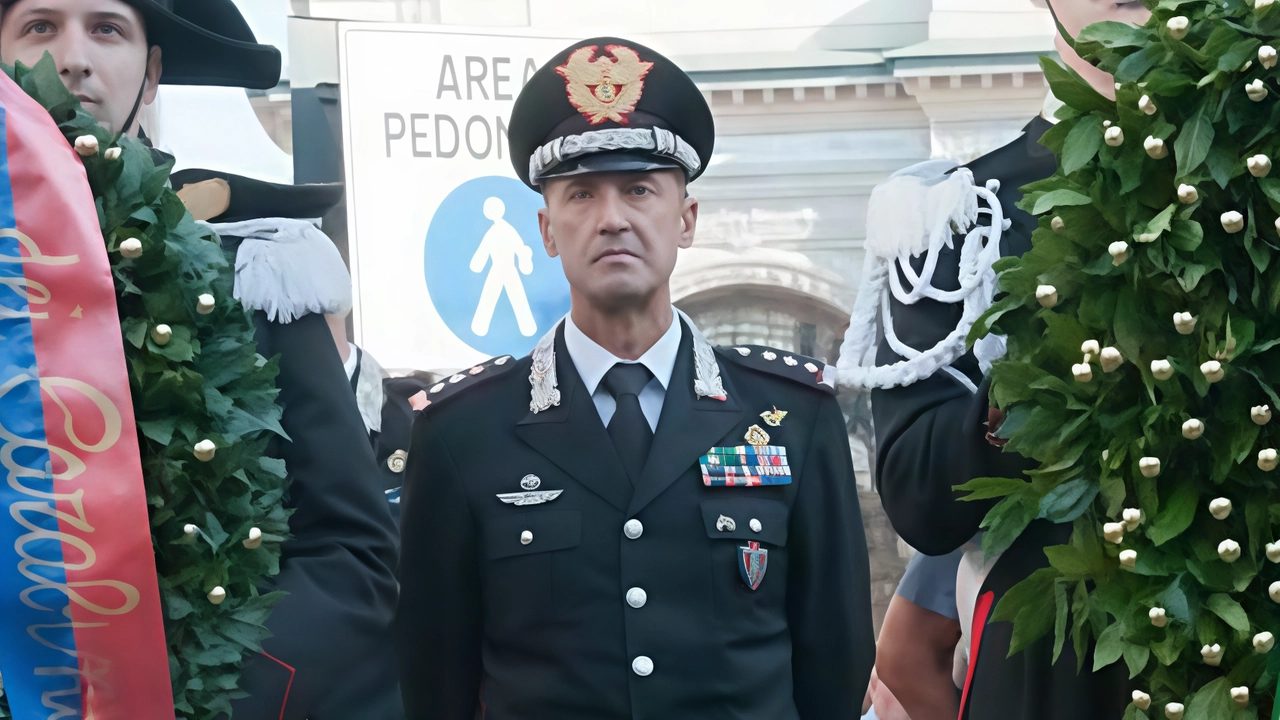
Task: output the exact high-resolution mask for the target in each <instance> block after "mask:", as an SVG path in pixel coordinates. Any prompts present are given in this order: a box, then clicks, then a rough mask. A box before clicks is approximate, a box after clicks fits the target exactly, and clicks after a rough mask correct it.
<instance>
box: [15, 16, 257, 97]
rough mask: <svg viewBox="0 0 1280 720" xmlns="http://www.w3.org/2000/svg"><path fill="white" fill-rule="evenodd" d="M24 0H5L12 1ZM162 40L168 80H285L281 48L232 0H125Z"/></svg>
mask: <svg viewBox="0 0 1280 720" xmlns="http://www.w3.org/2000/svg"><path fill="white" fill-rule="evenodd" d="M21 1H22V0H0V5H2V6H4V7H6V8H7V7H9V6H12V5H15V4H17V3H18V2H21ZM123 2H125V3H127V4H129V5H131V6H133V7H134V8H135V9H136V10H137V11H138V12H139V13H141V14H142V17H143V19H144V20H146V23H147V41H148V42H149V43H150V44H152V45H158V46H160V49H161V51H162V53H163V55H162V63H163V65H164V73H163V75H162V76H161V77H160V82H161V83H164V84H166V85H221V86H227V87H243V88H253V89H257V90H266V89H269V88H273V87H275V86H276V84H277V83H279V82H280V64H281V60H280V51H279V50H277V49H276V48H274V47H272V46H271V45H262V44H260V43H259V42H258V41H257V38H255V37H254V35H253V31H252V30H250V29H249V24H248V23H247V22H245V20H244V16H242V15H241V14H240V10H239V9H238V8H236V5H235V3H234V2H232V0H123Z"/></svg>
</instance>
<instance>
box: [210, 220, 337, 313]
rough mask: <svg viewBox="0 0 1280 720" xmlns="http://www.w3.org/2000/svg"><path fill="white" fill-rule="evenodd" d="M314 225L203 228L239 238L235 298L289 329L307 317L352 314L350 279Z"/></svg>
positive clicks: (271, 223) (284, 222) (253, 222)
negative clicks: (316, 314) (286, 324)
mask: <svg viewBox="0 0 1280 720" xmlns="http://www.w3.org/2000/svg"><path fill="white" fill-rule="evenodd" d="M318 222H319V221H317V220H294V219H290V218H262V219H257V220H245V221H243V222H235V223H206V224H207V225H208V226H209V227H211V228H213V230H214V231H215V232H217V233H218V234H219V235H227V236H230V237H241V238H244V241H243V242H241V243H240V249H239V250H238V251H237V252H236V284H235V291H234V292H235V298H236V299H237V300H239V301H240V302H241V303H243V304H244V306H245V307H247V308H250V309H252V310H262V311H264V312H266V314H267V319H268V320H272V321H279V322H282V323H289V322H292V321H294V320H296V319H297V318H300V317H302V316H303V315H306V314H308V313H318V314H322V315H340V314H342V313H345V312H347V311H348V310H350V309H351V274H350V273H349V272H347V266H346V264H345V263H343V262H342V255H341V254H340V253H339V252H338V248H337V247H335V246H334V244H333V241H332V240H330V239H329V237H328V236H327V235H325V234H324V233H323V232H321V231H320V228H319V227H318Z"/></svg>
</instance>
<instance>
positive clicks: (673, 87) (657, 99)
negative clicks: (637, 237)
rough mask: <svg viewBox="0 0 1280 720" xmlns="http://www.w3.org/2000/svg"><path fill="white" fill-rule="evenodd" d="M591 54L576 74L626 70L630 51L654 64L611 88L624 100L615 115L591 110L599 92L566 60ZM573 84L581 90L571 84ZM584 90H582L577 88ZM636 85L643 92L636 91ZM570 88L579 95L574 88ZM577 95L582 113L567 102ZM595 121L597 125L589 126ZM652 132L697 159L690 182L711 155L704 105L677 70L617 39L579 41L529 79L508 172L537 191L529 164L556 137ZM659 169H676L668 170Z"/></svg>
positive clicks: (516, 116)
mask: <svg viewBox="0 0 1280 720" xmlns="http://www.w3.org/2000/svg"><path fill="white" fill-rule="evenodd" d="M593 46H594V48H595V50H594V51H585V52H584V53H583V54H581V55H579V56H577V60H579V61H580V62H579V65H578V67H581V66H582V65H581V61H584V60H588V59H589V60H590V61H591V63H592V65H593V67H598V66H597V65H595V64H596V63H604V64H612V63H614V62H616V63H618V64H619V65H622V64H625V63H627V62H629V61H630V60H632V59H633V58H631V56H630V54H629V53H627V52H626V51H627V50H628V49H629V50H631V51H634V53H635V56H638V58H639V61H640V62H641V63H652V65H651V66H650V67H648V69H647V71H646V72H644V74H643V77H642V78H640V79H639V80H638V81H635V82H628V83H626V84H623V85H614V86H613V89H614V90H615V92H616V94H617V96H619V98H623V99H621V100H620V101H619V102H618V103H617V105H616V106H615V107H608V106H607V104H603V105H602V104H597V103H595V100H596V99H597V98H598V97H599V96H598V95H597V94H596V91H597V87H598V86H596V85H591V84H590V80H591V79H596V78H594V77H592V75H591V74H590V73H588V75H587V76H586V77H578V76H577V74H576V73H575V71H574V69H573V67H572V66H570V64H569V61H570V57H571V56H573V55H574V53H575V52H578V51H579V50H583V49H584V48H590V47H593ZM611 48H619V49H621V50H622V53H615V52H614V50H612V49H611ZM574 80H577V81H578V82H577V83H575V82H573V81H574ZM584 82H585V84H586V85H587V87H586V88H583V87H582V84H584ZM637 84H640V87H638V88H637V87H635V86H636V85H637ZM571 85H577V86H578V87H576V88H571ZM637 89H638V90H639V95H640V97H639V99H638V100H636V101H635V105H634V109H631V108H630V107H629V104H628V103H627V102H626V100H629V99H631V95H630V94H628V93H631V94H634V92H635V91H636V90H637ZM575 91H576V92H578V95H577V96H576V97H578V98H579V99H581V98H583V97H584V96H583V95H582V94H581V93H583V92H586V93H589V95H590V97H587V98H586V99H587V100H588V104H586V105H584V107H582V108H579V107H575V105H574V101H573V95H572V93H574V92H575ZM606 97H608V95H606ZM579 104H582V103H579ZM602 107H603V108H604V109H605V110H613V111H614V112H613V113H612V116H611V117H606V116H605V115H606V114H608V113H606V112H602ZM593 111H594V112H593ZM593 118H594V119H595V120H596V122H593V121H592V120H593ZM619 119H621V122H619ZM653 127H656V128H662V129H664V130H669V131H671V132H672V133H674V134H675V135H677V136H679V137H680V138H682V139H683V140H684V141H685V142H686V143H688V144H689V145H690V146H691V147H692V148H693V150H694V151H696V152H697V155H698V158H699V160H701V165H700V167H698V169H697V170H696V172H692V173H689V172H687V171H686V174H687V175H688V179H689V180H691V181H692V180H694V179H696V178H697V177H698V176H699V175H701V174H702V173H703V171H705V170H706V169H707V165H708V163H709V162H710V161H711V152H712V149H713V148H714V147H715V136H716V130H715V121H714V119H713V118H712V116H711V108H710V107H708V105H707V101H706V98H705V97H703V95H702V92H701V91H700V90H698V87H697V85H695V84H694V82H693V80H692V79H691V78H690V77H689V76H688V75H687V74H685V72H684V71H683V70H681V69H680V67H679V66H678V65H676V64H675V63H674V62H672V61H671V60H669V59H667V58H666V57H664V56H663V55H661V54H660V53H658V52H656V51H654V50H651V49H649V48H647V47H645V46H643V45H641V44H639V43H635V42H631V41H630V40H625V39H623V38H616V37H598V38H591V39H589V40H582V41H580V42H576V43H574V44H573V45H570V46H569V47H567V48H565V49H564V50H561V51H560V52H559V53H556V55H555V57H554V58H552V59H551V60H550V61H549V62H548V63H547V64H545V65H543V66H542V67H541V68H539V69H538V71H537V72H536V73H534V74H533V76H532V77H530V78H529V82H528V83H527V84H526V85H525V86H524V88H523V89H522V90H521V91H520V95H519V97H517V98H516V102H515V107H514V108H513V109H512V111H511V127H510V130H509V133H508V149H509V151H510V155H511V165H512V167H514V168H515V171H516V176H517V177H519V178H520V179H521V180H522V181H523V182H524V183H525V184H526V185H528V186H529V187H531V188H533V189H534V190H538V189H539V188H538V185H537V183H535V182H534V181H533V180H531V179H530V177H529V159H530V157H532V156H533V154H534V152H535V151H536V150H537V149H538V148H539V147H541V146H542V145H544V144H546V143H548V142H550V141H552V140H554V139H556V138H558V137H567V136H570V135H580V134H582V133H586V132H590V131H593V130H604V129H608V128H653ZM599 154H601V155H610V156H625V157H630V158H633V159H644V158H645V157H647V154H646V153H645V152H643V151H640V152H637V151H605V152H601V153H599ZM659 166H661V167H677V165H676V164H674V163H669V162H668V163H664V164H661V165H659ZM599 169H600V170H610V169H614V170H617V169H644V168H643V165H642V164H641V165H635V164H632V166H630V167H628V166H627V163H626V162H625V161H624V162H623V163H621V164H618V165H616V166H615V167H608V166H601V167H600V168H599ZM584 171H589V170H584Z"/></svg>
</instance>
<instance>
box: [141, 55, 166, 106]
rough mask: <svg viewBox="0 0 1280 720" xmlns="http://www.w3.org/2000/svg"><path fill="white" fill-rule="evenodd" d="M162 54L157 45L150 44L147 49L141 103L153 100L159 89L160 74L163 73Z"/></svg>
mask: <svg viewBox="0 0 1280 720" xmlns="http://www.w3.org/2000/svg"><path fill="white" fill-rule="evenodd" d="M162 55H163V53H162V52H161V50H160V46H159V45H152V46H151V48H150V49H149V50H148V51H147V75H146V81H145V82H146V89H145V90H143V91H142V104H143V105H150V104H151V103H153V102H155V100H156V94H157V93H158V92H159V91H160V76H161V75H163V74H164V62H163V58H162Z"/></svg>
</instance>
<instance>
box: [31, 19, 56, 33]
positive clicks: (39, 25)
mask: <svg viewBox="0 0 1280 720" xmlns="http://www.w3.org/2000/svg"><path fill="white" fill-rule="evenodd" d="M27 32H28V33H30V34H33V35H48V34H49V33H51V32H53V26H52V25H50V24H49V23H47V22H34V23H31V24H30V25H28V26H27Z"/></svg>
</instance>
